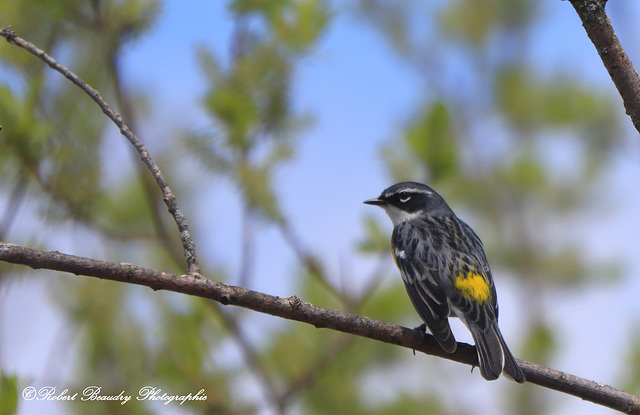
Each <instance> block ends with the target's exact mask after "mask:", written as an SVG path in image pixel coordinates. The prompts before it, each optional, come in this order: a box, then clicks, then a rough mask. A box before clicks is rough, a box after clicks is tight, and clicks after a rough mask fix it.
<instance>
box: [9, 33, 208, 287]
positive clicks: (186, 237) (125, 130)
mask: <svg viewBox="0 0 640 415" xmlns="http://www.w3.org/2000/svg"><path fill="white" fill-rule="evenodd" d="M0 36H2V37H4V38H5V39H7V42H9V43H13V44H14V45H16V46H19V47H21V48H23V49H24V50H26V51H27V52H29V53H31V54H33V55H34V56H36V57H38V58H39V59H40V60H42V61H43V62H44V63H46V64H47V65H49V67H51V68H52V69H53V70H55V71H57V72H59V73H61V74H62V75H64V76H65V78H67V79H69V80H70V81H71V82H73V83H74V84H75V85H76V86H78V87H79V88H80V89H82V90H83V91H84V92H85V93H86V94H87V95H89V96H90V97H91V99H93V101H94V102H95V103H96V104H98V106H99V107H100V109H101V110H102V112H103V113H104V114H105V115H106V116H107V117H109V119H111V121H113V123H114V124H115V125H116V126H117V127H118V128H119V129H120V133H121V134H122V135H123V136H124V137H125V138H126V139H127V140H129V142H130V143H131V144H132V145H133V147H134V148H135V149H136V151H137V152H138V155H139V156H140V159H141V160H142V161H143V162H144V164H145V165H146V166H147V168H148V169H149V170H150V171H151V174H152V175H153V177H154V179H155V180H156V183H157V184H158V186H159V187H160V189H161V191H162V195H163V197H162V199H163V200H164V203H165V204H166V205H167V208H168V209H169V212H170V213H171V215H172V216H173V219H174V220H175V222H176V224H177V225H178V230H179V231H180V239H181V240H182V246H183V248H184V255H185V259H186V262H187V270H188V272H189V273H190V274H194V275H198V274H200V268H199V267H198V261H197V259H196V248H195V244H194V243H193V240H192V239H191V234H190V232H189V227H188V226H187V221H186V219H185V217H184V215H183V214H182V211H181V210H180V208H179V207H178V202H177V200H176V197H175V196H174V194H173V192H172V191H171V188H170V187H169V184H168V183H167V181H166V180H165V178H164V176H163V175H162V172H161V171H160V168H159V167H158V165H157V164H156V162H155V161H154V160H153V159H152V158H151V156H150V155H149V152H148V151H147V149H146V147H145V146H144V144H142V142H140V140H139V139H138V137H137V136H136V135H135V134H134V133H133V131H131V129H130V128H129V126H128V125H127V123H126V122H125V121H124V120H123V119H122V116H121V115H120V114H118V113H117V112H115V111H114V110H113V108H111V106H110V105H109V104H108V103H107V102H106V101H105V100H104V98H102V96H101V95H100V93H99V92H98V91H97V90H96V89H94V88H92V87H91V86H89V85H88V84H87V83H86V82H84V81H83V80H82V79H80V77H78V76H77V75H76V74H75V73H73V72H71V71H70V70H69V69H68V68H67V67H66V66H64V65H61V64H60V63H58V62H57V61H56V60H55V59H53V58H52V57H51V56H49V55H48V54H47V53H45V52H44V51H43V50H41V49H39V48H37V47H36V46H35V45H34V44H32V43H31V42H28V41H26V40H24V39H22V38H21V37H19V36H18V35H16V33H15V32H14V31H13V30H11V29H10V28H2V29H0Z"/></svg>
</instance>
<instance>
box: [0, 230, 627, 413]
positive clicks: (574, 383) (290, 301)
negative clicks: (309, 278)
mask: <svg viewBox="0 0 640 415" xmlns="http://www.w3.org/2000/svg"><path fill="white" fill-rule="evenodd" d="M0 261H5V262H9V263H12V264H21V265H26V266H28V267H31V268H33V269H50V270H55V271H62V272H69V273H72V274H76V275H86V276H90V277H96V278H101V279H106V280H111V281H120V282H126V283H129V284H136V285H143V286H146V287H149V288H151V289H153V290H167V291H173V292H178V293H183V294H188V295H194V296H198V297H202V298H208V299H211V300H214V301H218V302H220V303H221V304H223V305H234V306H238V307H243V308H247V309H250V310H254V311H258V312H260V313H265V314H270V315H273V316H277V317H281V318H285V319H289V320H295V321H299V322H303V323H307V324H311V325H314V326H315V327H317V328H326V329H331V330H336V331H340V332H343V333H349V334H353V335H356V336H361V337H367V338H369V339H373V340H378V341H381V342H385V343H390V344H395V345H398V346H402V347H406V348H408V349H413V350H415V351H418V352H422V353H425V354H429V355H433V356H438V357H442V358H444V359H448V360H452V361H455V362H459V363H464V364H467V365H472V366H477V364H478V359H477V354H476V350H475V347H473V346H470V345H468V344H466V343H458V349H457V350H456V352H455V353H451V354H449V353H446V352H444V351H443V350H442V349H441V348H440V347H439V346H438V344H437V342H436V341H435V339H434V338H433V337H432V336H430V335H426V334H423V333H421V332H419V331H417V330H412V329H408V328H406V327H401V326H397V325H395V324H391V323H386V322H383V321H378V320H373V319H370V318H367V317H362V316H358V315H353V314H347V313H342V312H339V311H336V310H331V309H327V308H322V307H317V306H314V305H313V304H309V303H306V302H304V301H301V300H300V299H299V298H298V297H296V296H292V297H288V298H281V297H276V296H272V295H268V294H263V293H260V292H256V291H251V290H248V289H246V288H242V287H234V286H231V285H228V284H224V283H221V282H217V281H211V280H208V279H205V278H200V277H197V276H193V275H186V276H184V275H175V274H170V273H166V272H161V271H156V270H153V269H149V268H143V267H139V266H136V265H132V264H126V263H113V262H107V261H100V260H94V259H89V258H82V257H77V256H73V255H66V254H61V253H59V252H45V251H39V250H36V249H32V248H26V247H22V246H19V245H15V244H7V243H3V242H0ZM518 363H519V365H520V368H521V369H522V371H523V372H524V374H525V376H526V378H527V383H534V384H537V385H540V386H543V387H546V388H548V389H553V390H557V391H560V392H564V393H567V394H570V395H574V396H577V397H579V398H581V399H584V400H587V401H591V402H594V403H597V404H599V405H603V406H606V407H609V408H612V409H615V410H617V411H620V412H624V413H627V414H638V415H640V398H638V397H637V396H634V395H631V394H629V393H626V392H623V391H621V390H618V389H615V388H613V387H611V386H607V385H603V384H600V383H597V382H593V381H590V380H586V379H583V378H579V377H577V376H574V375H570V374H568V373H564V372H560V371H558V370H554V369H550V368H546V367H544V366H540V365H537V364H535V363H531V362H526V361H523V360H518Z"/></svg>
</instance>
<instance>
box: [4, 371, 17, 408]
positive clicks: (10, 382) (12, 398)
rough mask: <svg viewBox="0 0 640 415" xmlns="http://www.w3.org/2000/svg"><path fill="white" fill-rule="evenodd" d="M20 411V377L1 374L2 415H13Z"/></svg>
mask: <svg viewBox="0 0 640 415" xmlns="http://www.w3.org/2000/svg"><path fill="white" fill-rule="evenodd" d="M17 409H18V377H17V376H16V375H9V376H8V375H5V374H2V373H0V415H12V414H15V413H16V412H17Z"/></svg>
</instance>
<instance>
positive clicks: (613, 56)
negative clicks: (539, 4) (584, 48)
mask: <svg viewBox="0 0 640 415" xmlns="http://www.w3.org/2000/svg"><path fill="white" fill-rule="evenodd" d="M569 2H570V3H571V5H572V6H573V8H574V9H576V12H577V13H578V16H579V17H580V20H581V21H582V26H583V27H584V30H585V31H586V32H587V36H589V39H591V42H592V43H593V45H594V46H595V47H596V50H597V51H598V55H600V59H602V63H603V64H604V67H605V68H606V69H607V71H608V72H609V76H610V77H611V79H612V80H613V83H614V84H615V86H616V88H617V89H618V92H619V93H620V96H621V97H622V101H623V103H624V108H625V110H626V112H627V114H628V115H629V117H631V121H632V122H633V125H634V126H635V127H636V130H638V131H639V132H640V77H638V72H637V71H636V68H634V67H633V63H631V61H630V60H629V57H628V56H627V53H626V52H625V51H624V48H623V47H622V45H621V44H620V40H618V37H617V36H616V33H615V31H614V30H613V26H612V25H611V20H609V17H608V16H607V13H605V10H604V8H605V5H606V4H607V0H569Z"/></svg>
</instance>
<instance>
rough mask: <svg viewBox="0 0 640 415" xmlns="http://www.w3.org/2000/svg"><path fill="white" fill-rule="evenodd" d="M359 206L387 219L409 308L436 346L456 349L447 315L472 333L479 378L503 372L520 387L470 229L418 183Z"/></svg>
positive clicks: (521, 376)
mask: <svg viewBox="0 0 640 415" xmlns="http://www.w3.org/2000/svg"><path fill="white" fill-rule="evenodd" d="M364 203H366V204H369V205H376V206H380V207H382V208H383V209H384V210H385V211H386V212H387V214H388V215H389V217H390V218H391V221H392V222H393V234H392V236H391V245H392V247H391V250H392V253H393V258H394V259H395V261H396V265H397V266H398V268H399V269H400V273H401V275H402V279H403V281H404V285H405V288H406V289H407V293H408V294H409V297H410V298H411V302H412V303H413V306H414V307H415V309H416V311H417V312H418V314H419V315H420V317H421V318H422V320H423V321H424V322H425V324H426V326H427V327H429V330H430V331H431V333H432V334H433V336H434V337H435V338H436V340H437V341H438V343H439V344H440V347H442V349H443V350H445V351H446V352H448V353H453V352H454V351H455V350H456V347H457V344H456V339H455V338H454V337H453V333H452V332H451V327H450V326H449V320H448V317H449V316H453V317H458V318H459V319H460V320H462V321H463V322H464V324H465V325H466V326H467V327H468V328H469V331H471V334H472V336H473V340H474V342H475V344H476V349H477V351H478V361H479V362H480V373H481V374H482V377H483V378H485V379H487V380H495V379H497V378H498V377H499V376H500V373H501V372H502V371H503V370H504V372H505V373H506V374H507V375H508V376H509V377H511V378H513V379H514V380H515V381H516V382H518V383H523V382H524V380H525V379H524V374H523V373H522V371H521V370H520V368H519V367H518V364H517V363H516V361H515V359H514V358H513V355H512V354H511V352H510V351H509V348H508V347H507V344H506V342H505V341H504V338H503V337H502V333H500V328H499V327H498V301H497V298H496V289H495V286H494V284H493V278H492V277H491V270H490V269H489V263H488V262H487V257H486V255H485V253H484V248H483V246H482V241H480V238H478V235H476V233H475V232H474V231H473V229H471V227H469V225H467V224H466V223H464V222H463V221H462V220H460V219H458V217H457V216H456V215H455V213H453V211H452V210H451V208H450V207H449V205H447V203H446V202H445V201H444V199H443V198H442V196H440V195H439V194H438V193H436V192H435V191H434V190H433V189H431V188H430V187H429V186H426V185H424V184H421V183H415V182H403V183H398V184H395V185H393V186H391V187H389V188H388V189H386V190H384V191H383V192H382V194H381V195H380V196H379V197H378V198H376V199H370V200H367V201H365V202H364Z"/></svg>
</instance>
